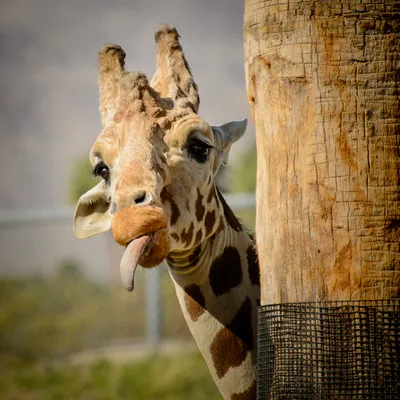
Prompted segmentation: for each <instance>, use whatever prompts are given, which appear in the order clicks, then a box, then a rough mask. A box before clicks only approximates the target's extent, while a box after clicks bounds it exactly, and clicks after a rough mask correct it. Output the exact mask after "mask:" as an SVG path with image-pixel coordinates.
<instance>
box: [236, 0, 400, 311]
mask: <svg viewBox="0 0 400 400" xmlns="http://www.w3.org/2000/svg"><path fill="white" fill-rule="evenodd" d="M244 36H245V60H246V80H247V91H248V98H249V102H250V105H251V111H252V115H253V119H254V121H255V125H256V136H257V153H258V164H257V222H256V237H257V242H258V252H259V259H260V264H261V286H262V304H273V303H284V302H301V301H324V300H353V299H354V300H355V299H393V298H399V297H400V172H399V168H400V114H399V107H400V104H399V80H400V59H399V46H400V6H399V3H398V2H396V1H389V0H386V1H377V0H358V1H352V0H348V1H343V2H339V1H289V0H280V1H277V0H274V1H267V0H245V24H244Z"/></svg>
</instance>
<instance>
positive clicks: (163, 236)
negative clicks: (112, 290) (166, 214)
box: [120, 229, 169, 292]
mask: <svg viewBox="0 0 400 400" xmlns="http://www.w3.org/2000/svg"><path fill="white" fill-rule="evenodd" d="M168 246H169V241H168V234H167V230H166V229H160V230H158V231H156V232H153V233H149V234H145V235H141V236H139V237H137V238H136V239H133V240H131V241H130V242H129V243H128V244H127V246H126V249H125V251H124V254H123V256H122V259H121V264H120V274H121V280H122V284H123V286H124V288H125V289H126V290H127V291H129V292H131V291H132V290H133V288H134V279H135V271H136V268H137V266H138V265H141V266H142V267H144V268H152V267H155V266H156V265H158V264H160V263H161V262H162V261H163V260H164V258H165V257H166V255H167V252H168Z"/></svg>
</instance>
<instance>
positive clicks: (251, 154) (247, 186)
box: [231, 145, 257, 232]
mask: <svg viewBox="0 0 400 400" xmlns="http://www.w3.org/2000/svg"><path fill="white" fill-rule="evenodd" d="M256 172H257V152H256V147H255V145H254V146H253V147H251V148H250V149H249V150H248V151H247V152H245V153H244V154H243V156H242V158H241V159H240V160H239V162H238V163H237V164H236V166H235V168H233V169H232V185H231V191H232V192H235V193H241V192H253V193H254V192H255V191H256ZM235 214H236V215H237V216H238V217H239V218H240V220H241V221H242V222H243V224H244V225H245V226H246V227H247V228H248V229H249V230H250V231H252V232H254V230H255V220H256V210H245V211H240V212H236V213H235Z"/></svg>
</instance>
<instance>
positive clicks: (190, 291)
mask: <svg viewBox="0 0 400 400" xmlns="http://www.w3.org/2000/svg"><path fill="white" fill-rule="evenodd" d="M184 290H185V305H186V310H187V312H188V314H189V315H190V318H191V319H192V321H197V320H198V319H199V318H200V317H201V316H202V315H203V313H204V311H205V306H206V299H205V297H204V295H203V293H202V291H201V289H200V286H199V285H197V284H196V283H192V284H190V285H188V286H185V289H184Z"/></svg>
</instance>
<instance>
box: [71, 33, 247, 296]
mask: <svg viewBox="0 0 400 400" xmlns="http://www.w3.org/2000/svg"><path fill="white" fill-rule="evenodd" d="M155 38H156V43H157V71H156V73H155V74H154V76H153V79H152V81H151V83H149V82H148V80H147V78H146V76H145V75H143V74H141V73H133V72H127V71H125V69H124V59H125V52H124V51H123V50H122V48H121V47H120V46H118V45H114V44H111V45H104V46H103V47H102V48H101V49H100V51H99V58H98V64H99V71H98V72H99V91H100V107H99V108H100V115H101V120H102V127H103V129H102V131H101V133H100V135H99V136H98V137H97V139H96V141H95V143H94V145H93V147H92V149H91V151H90V155H89V157H90V161H91V163H92V166H93V174H94V175H96V176H100V177H101V178H102V179H101V181H100V183H99V184H97V185H96V186H95V187H94V188H93V189H91V190H89V191H88V192H87V193H85V194H83V195H82V196H81V198H80V199H79V202H78V204H77V207H76V211H75V218H74V231H75V234H76V236H77V237H79V238H87V237H90V236H93V235H96V234H99V233H102V232H105V231H107V230H109V229H111V230H112V233H113V236H114V239H115V240H116V241H117V242H118V243H119V244H121V245H122V246H125V247H126V250H125V253H124V255H123V257H122V261H121V276H122V280H123V283H124V286H125V287H126V288H127V289H128V290H132V289H133V275H134V271H135V268H136V266H137V265H138V264H140V265H141V266H143V267H147V268H150V267H153V266H156V265H157V264H159V263H160V262H161V261H163V260H164V259H165V258H166V257H167V256H168V254H169V253H170V252H179V251H184V250H187V249H190V248H192V247H193V246H195V245H196V244H199V243H200V242H201V241H202V240H203V239H204V238H206V237H208V236H210V235H212V234H213V233H214V232H215V231H216V230H217V229H218V226H219V222H220V218H221V215H222V213H223V211H222V210H221V209H220V203H219V201H218V199H217V197H216V196H215V189H214V182H213V177H214V176H215V174H216V172H217V171H218V168H219V167H220V165H221V164H222V163H225V162H226V161H227V157H228V152H229V149H230V146H231V144H232V143H233V142H235V141H236V140H237V139H239V138H240V137H241V136H242V134H243V133H244V131H245V127H246V120H243V121H237V122H229V123H227V124H224V125H222V126H220V127H213V126H210V125H209V124H208V123H206V122H205V121H204V120H203V119H202V118H200V117H199V116H198V115H197V110H198V106H199V96H198V92H197V85H196V84H195V83H194V81H193V78H192V75H191V72H190V69H189V66H188V64H187V62H186V59H185V57H184V55H183V52H182V48H181V46H180V44H179V40H178V39H179V35H178V33H177V31H176V30H175V28H174V27H172V26H169V25H162V26H160V27H159V29H158V30H157V32H156V35H155Z"/></svg>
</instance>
